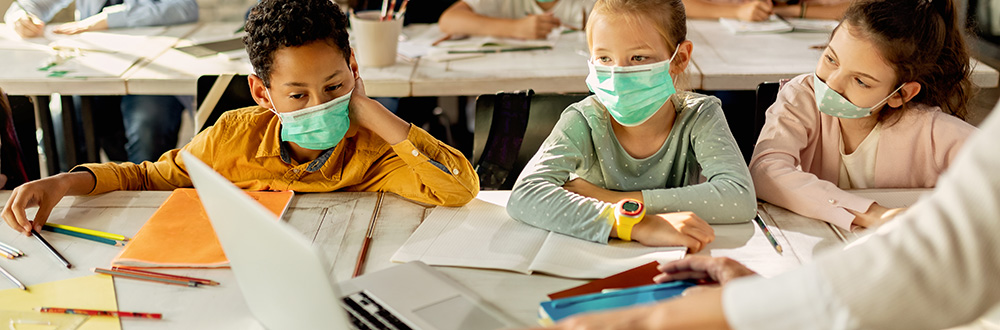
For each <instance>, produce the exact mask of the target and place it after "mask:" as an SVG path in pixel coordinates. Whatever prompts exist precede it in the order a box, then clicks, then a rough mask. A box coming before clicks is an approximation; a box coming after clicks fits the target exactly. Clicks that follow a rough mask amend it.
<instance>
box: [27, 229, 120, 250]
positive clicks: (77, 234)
mask: <svg viewBox="0 0 1000 330" xmlns="http://www.w3.org/2000/svg"><path fill="white" fill-rule="evenodd" d="M42 230H48V231H51V232H53V233H59V234H63V235H69V236H73V237H76V238H82V239H86V240H91V241H94V242H98V243H104V244H108V245H114V246H125V242H124V241H116V240H113V239H107V238H104V237H97V236H93V235H88V234H84V233H81V232H77V231H72V230H66V229H63V228H60V227H50V226H49V225H45V226H44V227H42Z"/></svg>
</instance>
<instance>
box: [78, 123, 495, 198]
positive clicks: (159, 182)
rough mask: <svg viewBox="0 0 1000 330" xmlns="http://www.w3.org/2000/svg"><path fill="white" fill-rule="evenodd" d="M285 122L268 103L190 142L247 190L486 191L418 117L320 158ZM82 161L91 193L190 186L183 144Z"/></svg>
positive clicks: (364, 133) (349, 139) (420, 194)
mask: <svg viewBox="0 0 1000 330" xmlns="http://www.w3.org/2000/svg"><path fill="white" fill-rule="evenodd" d="M279 124H280V121H279V120H278V118H277V117H276V116H275V115H274V114H273V113H271V112H270V111H269V110H267V109H265V108H262V107H257V106H255V107H249V108H243V109H238V110H233V111H229V112H226V113H225V114H223V115H222V117H221V118H219V120H218V122H216V124H215V125H214V126H212V127H209V128H208V129H206V130H205V131H203V132H201V133H199V134H198V135H196V136H195V137H194V139H192V140H191V142H190V143H188V144H187V145H186V146H184V148H183V149H184V150H187V151H189V152H191V153H192V154H194V155H195V156H197V157H198V158H199V159H201V160H202V161H204V162H205V163H206V164H208V165H209V166H211V167H212V168H213V169H215V171H217V172H219V173H220V174H222V176H224V177H226V178H227V179H229V181H231V182H233V183H234V184H235V185H236V186H238V187H240V188H242V189H248V190H293V191H297V192H330V191H337V190H340V191H380V190H381V191H388V192H393V193H396V194H398V195H400V196H403V197H405V198H408V199H411V200H415V201H419V202H424V203H431V204H436V205H445V206H460V205H463V204H465V203H467V202H469V201H470V200H472V198H475V196H476V194H477V193H478V192H479V178H478V176H477V175H476V173H475V171H474V170H473V168H472V164H470V163H469V161H468V160H467V159H466V158H465V157H464V156H463V155H462V153H460V152H458V151H457V150H455V149H454V148H452V147H450V146H448V145H446V144H444V143H442V142H441V141H439V140H437V139H435V138H434V137H433V136H431V135H430V134H428V133H427V132H425V131H424V130H422V129H420V128H418V127H415V126H412V125H411V126H410V131H409V133H408V135H407V138H406V140H404V141H402V142H400V143H397V144H395V145H391V146H390V145H389V144H388V143H386V142H385V141H384V140H382V138H380V137H379V136H378V135H376V134H374V133H373V132H371V131H368V130H366V129H362V128H358V129H357V130H356V132H351V131H349V132H348V136H345V137H344V140H343V141H341V142H340V143H339V144H338V145H337V146H336V147H334V148H333V150H328V151H327V152H324V153H323V154H322V155H321V156H320V157H319V158H317V159H316V160H314V161H312V162H310V163H306V164H295V162H294V161H291V160H289V159H288V158H289V157H288V156H283V155H282V151H281V140H280V134H279ZM352 131H353V130H352ZM80 167H84V168H86V169H87V170H89V171H90V172H92V173H93V174H94V177H95V178H96V182H97V183H96V184H95V186H94V190H93V191H91V193H90V194H92V195H93V194H100V193H104V192H108V191H113V190H173V189H176V188H182V187H191V178H190V177H189V176H188V173H187V170H186V169H185V166H184V162H183V161H182V160H181V157H180V153H179V150H176V149H175V150H171V151H168V152H166V153H164V154H163V155H162V156H160V159H159V160H157V161H156V162H142V163H141V164H133V163H122V164H114V163H107V164H85V165H80ZM74 170H78V169H74Z"/></svg>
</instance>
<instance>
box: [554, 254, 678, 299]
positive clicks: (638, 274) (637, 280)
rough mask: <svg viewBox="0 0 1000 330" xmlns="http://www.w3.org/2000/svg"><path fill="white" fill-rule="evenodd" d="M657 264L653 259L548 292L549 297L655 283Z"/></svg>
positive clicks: (577, 294) (556, 297) (562, 296)
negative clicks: (603, 276) (575, 285)
mask: <svg viewBox="0 0 1000 330" xmlns="http://www.w3.org/2000/svg"><path fill="white" fill-rule="evenodd" d="M659 265H660V263H659V262H656V261H653V262H650V263H648V264H645V265H642V266H639V267H636V268H632V269H629V270H626V271H624V272H621V273H618V274H614V275H611V276H608V277H605V278H602V279H597V280H593V281H590V282H588V283H587V284H584V285H581V286H577V287H573V288H569V289H566V290H562V291H559V292H554V293H550V294H549V299H552V300H556V299H562V298H566V297H573V296H579V295H584V294H590V293H599V292H601V291H602V290H604V289H624V288H631V287H636V286H643V285H649V284H655V282H653V277H654V276H656V275H659V274H660V271H659V270H658V269H656V267H657V266H659Z"/></svg>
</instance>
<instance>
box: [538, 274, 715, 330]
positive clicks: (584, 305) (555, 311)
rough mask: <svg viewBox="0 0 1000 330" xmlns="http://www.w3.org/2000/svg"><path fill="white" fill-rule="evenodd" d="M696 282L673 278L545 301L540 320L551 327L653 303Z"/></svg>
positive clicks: (539, 313) (539, 309)
mask: <svg viewBox="0 0 1000 330" xmlns="http://www.w3.org/2000/svg"><path fill="white" fill-rule="evenodd" d="M695 285H696V284H695V283H693V282H687V281H674V282H667V283H661V284H652V285H644V286H640V287H634V288H628V289H622V290H617V291H610V292H603V293H594V294H588V295H582V296H574V297H569V298H563V299H556V300H552V301H545V302H542V303H541V304H540V305H541V306H540V307H539V308H538V323H540V324H542V325H545V326H548V325H552V324H553V323H555V322H559V321H560V320H562V319H564V318H567V317H570V316H573V315H576V314H580V313H589V312H597V311H603V310H608V309H614V308H620V307H627V306H638V305H646V304H651V303H655V302H657V301H661V300H665V299H669V298H673V297H674V296H677V295H680V294H681V293H683V292H684V290H686V289H687V288H690V287H692V286H695Z"/></svg>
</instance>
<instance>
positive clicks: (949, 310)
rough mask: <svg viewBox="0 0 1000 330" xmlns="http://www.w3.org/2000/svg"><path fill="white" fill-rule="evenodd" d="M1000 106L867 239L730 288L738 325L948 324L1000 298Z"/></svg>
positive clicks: (731, 314) (730, 310)
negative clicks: (930, 185) (927, 188)
mask: <svg viewBox="0 0 1000 330" xmlns="http://www.w3.org/2000/svg"><path fill="white" fill-rule="evenodd" d="M997 141H1000V111H997V110H994V112H993V115H991V116H990V117H989V118H987V120H986V122H985V123H984V124H983V125H982V126H981V130H980V131H979V132H978V133H977V134H976V135H975V136H973V137H972V138H971V139H970V140H969V142H968V143H967V144H966V146H965V149H964V150H962V152H961V153H960V154H959V156H958V158H957V159H956V161H955V163H954V164H953V165H952V167H951V168H950V169H949V170H948V171H947V172H946V173H945V174H944V175H942V176H941V178H940V179H939V181H938V184H937V188H936V189H935V190H934V192H933V193H932V194H931V195H930V196H929V197H926V198H924V199H922V200H921V201H919V202H918V203H917V204H915V205H913V206H912V207H911V208H910V209H909V210H907V211H906V212H905V213H904V214H901V215H900V216H898V217H897V218H896V219H895V220H893V221H891V222H889V223H888V224H886V225H884V226H882V227H881V228H878V229H877V230H876V231H875V233H873V234H872V235H871V236H868V237H866V238H865V241H862V242H858V244H853V245H852V246H851V247H850V248H848V249H846V250H844V251H839V252H835V253H829V254H825V255H823V256H821V257H820V258H818V259H817V260H816V261H815V263H813V264H810V265H806V266H805V267H803V268H801V269H798V270H795V271H792V272H789V273H786V274H783V275H781V276H778V277H776V278H773V279H762V278H750V279H746V280H741V281H735V282H733V283H730V285H727V286H726V288H725V289H723V308H724V310H725V315H726V318H727V320H728V322H729V324H730V325H731V326H732V327H733V328H734V329H759V328H767V329H804V328H809V329H941V328H947V327H953V326H958V325H963V324H967V323H969V322H971V321H973V320H975V319H976V318H978V317H980V316H981V315H982V314H984V313H985V312H987V311H988V310H989V309H990V308H991V307H993V306H994V305H996V304H997V302H1000V171H998V170H996V168H997V167H998V166H1000V149H998V147H997Z"/></svg>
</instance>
